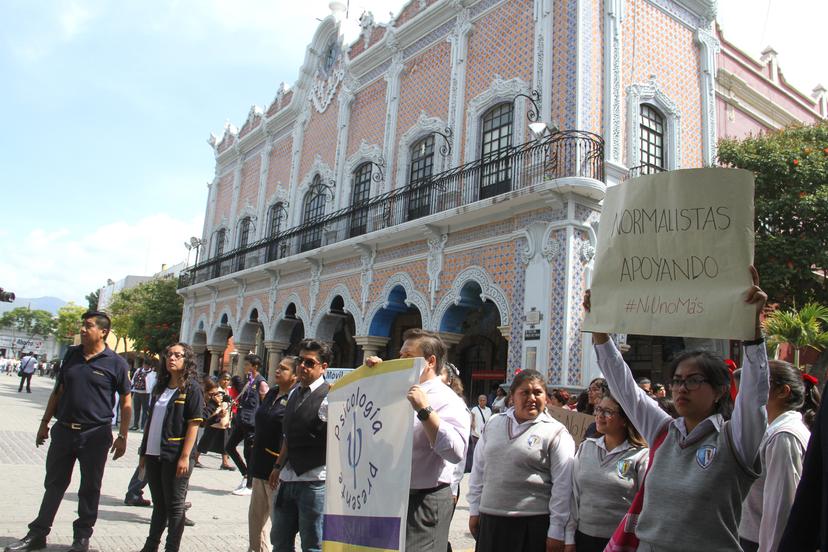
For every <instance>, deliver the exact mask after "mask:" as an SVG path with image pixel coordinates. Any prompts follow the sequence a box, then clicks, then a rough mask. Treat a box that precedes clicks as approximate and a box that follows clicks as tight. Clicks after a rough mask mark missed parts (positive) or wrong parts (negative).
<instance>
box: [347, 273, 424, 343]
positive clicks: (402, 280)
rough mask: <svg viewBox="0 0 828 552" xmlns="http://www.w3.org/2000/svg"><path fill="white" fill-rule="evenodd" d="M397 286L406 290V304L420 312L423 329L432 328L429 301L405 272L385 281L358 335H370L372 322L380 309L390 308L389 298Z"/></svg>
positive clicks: (363, 319) (358, 330) (363, 320)
mask: <svg viewBox="0 0 828 552" xmlns="http://www.w3.org/2000/svg"><path fill="white" fill-rule="evenodd" d="M397 286H400V287H402V288H403V289H404V290H405V295H406V298H405V304H406V305H409V306H410V305H413V306H415V307H417V310H419V311H420V320H421V322H422V327H423V328H431V308H430V307H429V305H428V300H427V299H426V298H425V297H424V296H423V294H422V293H420V292H419V291H417V288H416V287H415V286H414V281H413V280H412V279H411V276H409V275H408V274H406V273H404V272H397V273H395V274H393V275H392V276H391V277H390V278H388V279H387V280H386V281H385V284H384V285H383V286H382V291H381V292H380V295H379V298H378V299H377V301H375V302H374V303H373V304H372V305H371V308H370V309H369V311H368V312H367V313H366V314H365V316H364V317H363V318H362V327H361V328H358V329H357V334H358V335H367V334H368V330H369V328H370V327H371V322H372V321H373V320H374V316H376V314H377V312H379V310H380V309H382V308H385V307H387V306H388V296H389V295H390V294H391V290H393V289H394V288H395V287H397Z"/></svg>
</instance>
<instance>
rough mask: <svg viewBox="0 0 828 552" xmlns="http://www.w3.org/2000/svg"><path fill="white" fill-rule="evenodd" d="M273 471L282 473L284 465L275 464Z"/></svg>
mask: <svg viewBox="0 0 828 552" xmlns="http://www.w3.org/2000/svg"><path fill="white" fill-rule="evenodd" d="M273 469H274V470H279V471H282V465H281V464H280V463H279V462H276V463H275V464H273Z"/></svg>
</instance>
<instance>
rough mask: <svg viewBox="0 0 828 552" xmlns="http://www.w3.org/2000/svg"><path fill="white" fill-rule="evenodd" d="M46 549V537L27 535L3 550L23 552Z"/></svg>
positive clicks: (6, 551)
mask: <svg viewBox="0 0 828 552" xmlns="http://www.w3.org/2000/svg"><path fill="white" fill-rule="evenodd" d="M43 548H46V537H35V536H33V535H26V536H25V537H23V538H22V539H20V540H19V541H17V542H13V543H11V544H10V545H8V546H7V547H5V548H4V549H3V550H4V552H22V551H23V550H42V549H43Z"/></svg>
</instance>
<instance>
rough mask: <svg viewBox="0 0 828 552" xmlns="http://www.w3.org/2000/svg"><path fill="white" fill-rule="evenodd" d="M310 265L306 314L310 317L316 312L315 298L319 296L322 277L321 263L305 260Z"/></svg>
mask: <svg viewBox="0 0 828 552" xmlns="http://www.w3.org/2000/svg"><path fill="white" fill-rule="evenodd" d="M305 260H306V261H308V263H309V264H310V265H311V277H310V286H309V287H308V302H309V303H310V304H309V305H308V312H309V314H310V315H311V316H313V313H314V312H315V311H316V297H317V296H318V295H319V284H320V279H321V276H322V261H320V260H317V259H305Z"/></svg>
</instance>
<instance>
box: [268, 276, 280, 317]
mask: <svg viewBox="0 0 828 552" xmlns="http://www.w3.org/2000/svg"><path fill="white" fill-rule="evenodd" d="M267 272H268V274H270V287H269V288H268V290H267V318H268V320H273V315H274V312H275V309H276V298H277V297H278V294H279V276H280V274H279V271H278V270H268V271H267Z"/></svg>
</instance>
